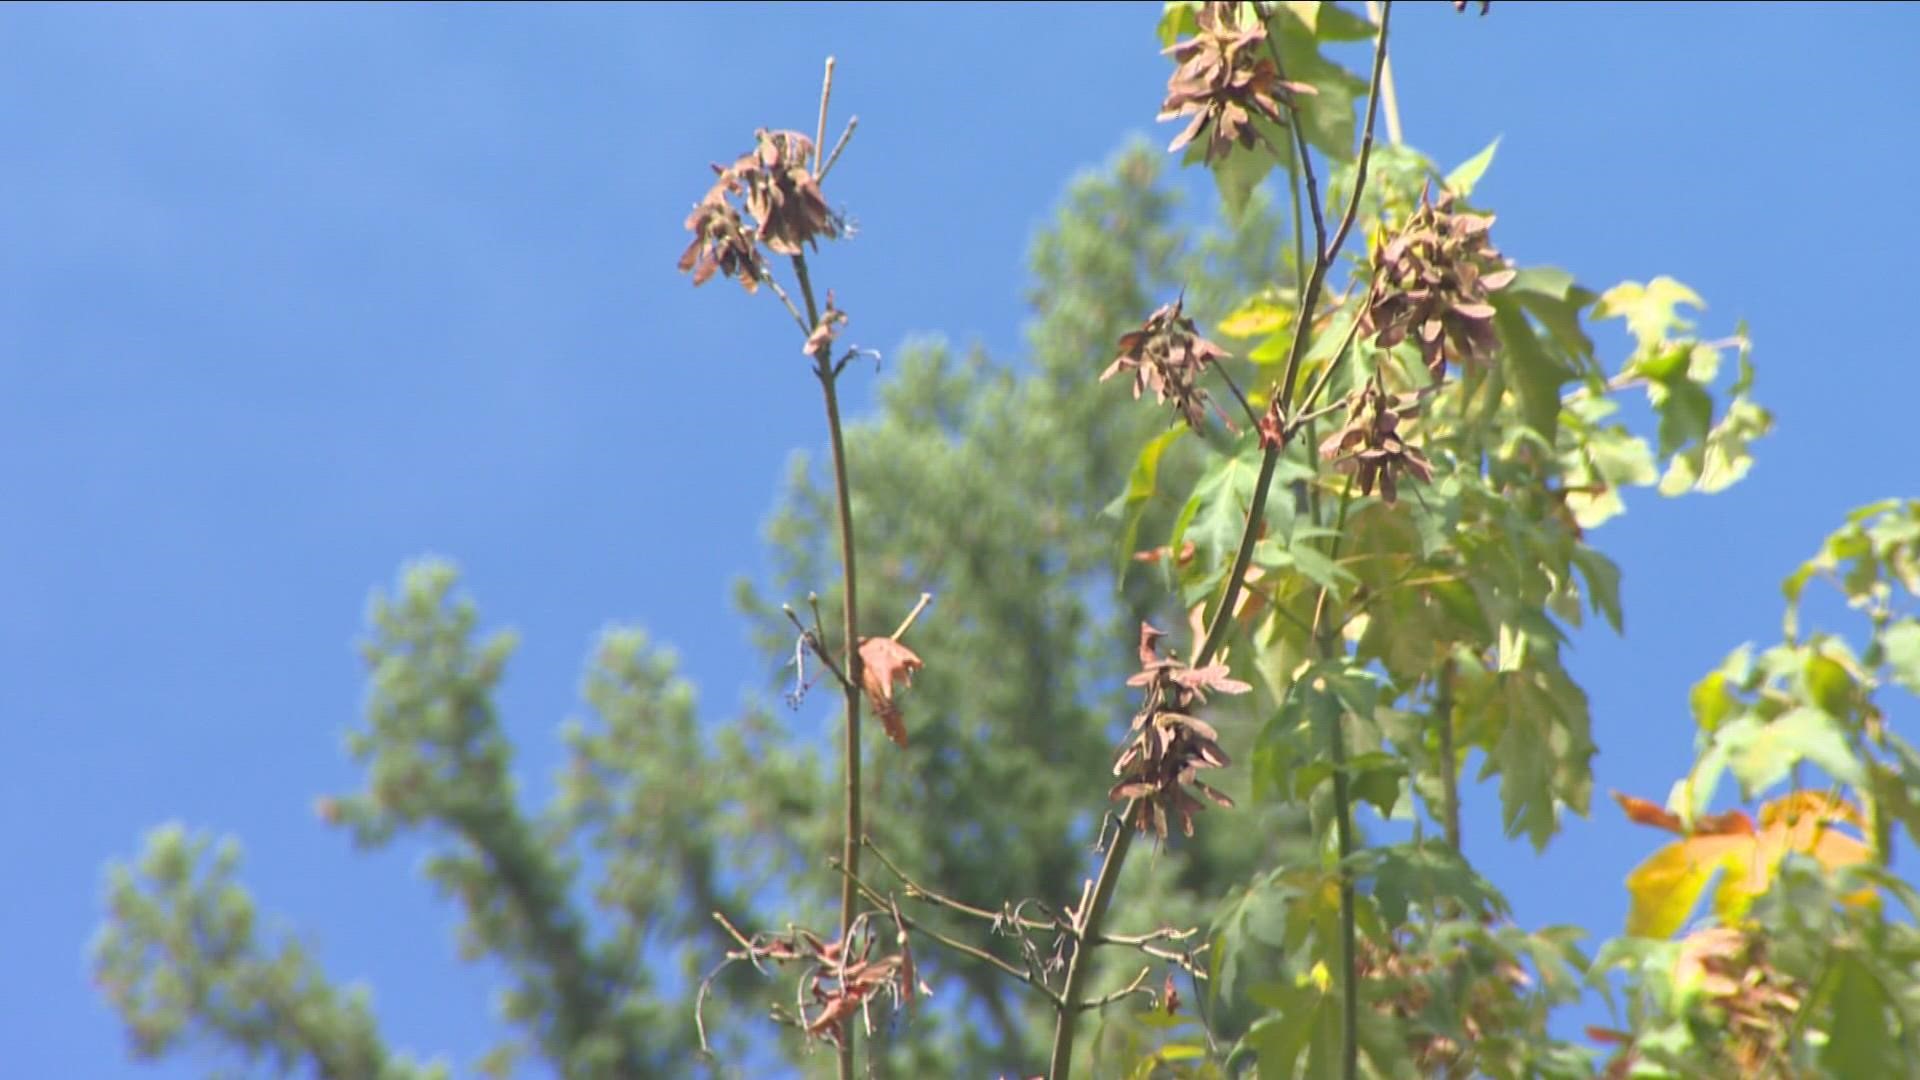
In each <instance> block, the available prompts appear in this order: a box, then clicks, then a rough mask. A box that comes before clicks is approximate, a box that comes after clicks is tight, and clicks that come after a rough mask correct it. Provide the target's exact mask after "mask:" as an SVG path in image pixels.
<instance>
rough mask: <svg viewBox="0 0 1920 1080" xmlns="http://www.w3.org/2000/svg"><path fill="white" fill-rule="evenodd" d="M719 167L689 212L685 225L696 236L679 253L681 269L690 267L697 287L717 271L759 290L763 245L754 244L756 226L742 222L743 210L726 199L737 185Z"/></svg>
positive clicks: (685, 270)
mask: <svg viewBox="0 0 1920 1080" xmlns="http://www.w3.org/2000/svg"><path fill="white" fill-rule="evenodd" d="M716 169H717V167H716ZM717 171H719V172H720V174H721V175H720V179H719V180H718V181H717V182H715V184H714V185H713V188H712V189H711V190H709V191H708V192H707V194H706V196H705V197H704V198H702V199H701V200H700V204H699V205H698V206H695V207H694V208H693V213H691V214H688V215H687V222H686V228H687V229H688V231H690V232H692V233H693V239H692V240H691V241H689V242H688V244H687V249H686V250H685V251H683V252H681V253H680V272H681V273H683V274H684V273H687V272H689V271H691V272H692V273H693V284H694V287H696V288H698V287H699V286H701V285H705V284H706V283H707V281H708V279H710V278H712V277H713V275H714V274H715V273H716V272H717V273H723V274H725V275H727V276H728V277H730V278H733V279H734V280H736V281H738V282H739V283H740V287H741V288H743V289H745V290H747V291H748V292H749V293H751V292H756V291H758V290H759V288H760V276H761V274H762V273H764V272H765V267H764V264H763V263H762V262H761V260H760V249H759V248H757V247H755V246H754V240H753V230H752V229H749V228H747V227H746V226H745V225H744V224H742V223H741V221H740V212H739V211H737V210H735V209H734V208H733V205H732V204H731V203H729V202H728V201H727V195H728V193H729V192H730V190H732V189H733V188H734V187H735V186H736V185H734V184H733V181H732V180H731V179H730V178H729V177H728V176H727V175H726V172H725V171H724V170H717Z"/></svg>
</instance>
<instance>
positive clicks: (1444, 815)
mask: <svg viewBox="0 0 1920 1080" xmlns="http://www.w3.org/2000/svg"><path fill="white" fill-rule="evenodd" d="M1433 720H1434V724H1435V725H1436V727H1437V728H1438V734H1439V736H1440V789H1441V798H1442V799H1443V800H1445V805H1443V806H1442V807H1441V808H1440V814H1441V827H1442V828H1444V829H1445V830H1446V834H1447V846H1448V847H1450V848H1452V849H1453V851H1454V854H1456V855H1458V854H1460V777H1459V771H1460V763H1459V762H1458V761H1456V760H1455V759H1454V756H1453V755H1454V750H1453V658H1452V657H1448V658H1447V662H1446V663H1445V664H1443V665H1441V667H1440V685H1439V687H1438V688H1437V689H1436V690H1435V691H1434V694H1433Z"/></svg>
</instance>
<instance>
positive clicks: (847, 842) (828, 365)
mask: <svg viewBox="0 0 1920 1080" xmlns="http://www.w3.org/2000/svg"><path fill="white" fill-rule="evenodd" d="M832 96H833V57H831V56H829V57H827V70H826V75H825V76H824V77H823V78H822V80H821V84H820V122H819V127H818V129H817V130H816V131H815V134H814V144H813V168H814V173H815V175H818V174H819V171H820V165H821V154H822V153H824V151H825V147H823V146H822V145H821V140H823V139H824V138H825V137H826V132H827V101H828V99H829V98H831V97H832ZM793 276H794V279H795V280H796V281H798V282H799V284H800V295H801V297H802V299H804V300H805V301H806V305H807V325H808V326H809V327H810V328H812V327H817V326H819V325H820V305H819V302H818V301H817V300H816V299H815V298H814V293H813V279H812V277H811V276H810V275H809V274H808V273H807V257H806V256H805V255H795V256H794V257H793ZM813 374H814V376H815V377H816V378H818V379H819V380H820V396H821V398H822V399H823V400H824V402H825V404H826V408H827V437H828V439H829V440H830V442H831V444H832V448H833V497H834V503H835V509H836V510H837V511H838V512H839V518H840V606H841V624H840V625H841V631H840V640H841V647H842V648H844V649H845V650H846V652H845V653H844V654H843V656H842V658H841V661H840V670H841V671H843V672H845V673H846V680H845V684H844V685H843V686H842V688H841V689H842V690H843V691H845V694H846V701H847V707H846V731H845V732H844V739H843V741H842V744H841V756H842V758H843V759H844V760H843V764H842V778H841V782H842V785H843V787H842V790H841V799H842V802H841V814H842V824H843V831H842V834H841V837H840V866H841V868H842V873H841V877H840V943H841V945H842V946H843V947H847V948H850V947H851V946H852V943H851V942H850V941H848V937H849V936H850V935H851V934H852V933H853V922H854V919H855V918H857V917H858V915H859V907H860V890H859V887H858V878H859V876H860V835H861V825H860V687H861V685H862V683H861V678H862V674H863V672H862V668H863V666H864V665H863V663H862V661H861V658H860V615H859V611H860V606H859V599H858V592H857V589H856V585H855V580H856V579H855V565H854V563H855V560H854V546H853V496H852V489H851V488H849V487H848V486H847V445H846V440H845V438H843V437H842V434H841V430H840V390H839V385H838V383H839V373H838V372H836V371H835V370H834V366H833V345H832V343H831V342H822V343H821V345H820V347H819V348H818V349H815V350H814V353H813ZM856 1034H857V1033H856V1030H855V1027H854V1025H853V1024H851V1023H849V1024H847V1025H846V1032H845V1037H844V1038H842V1039H841V1040H840V1080H853V1077H854V1073H855V1066H854V1039H855V1035H856Z"/></svg>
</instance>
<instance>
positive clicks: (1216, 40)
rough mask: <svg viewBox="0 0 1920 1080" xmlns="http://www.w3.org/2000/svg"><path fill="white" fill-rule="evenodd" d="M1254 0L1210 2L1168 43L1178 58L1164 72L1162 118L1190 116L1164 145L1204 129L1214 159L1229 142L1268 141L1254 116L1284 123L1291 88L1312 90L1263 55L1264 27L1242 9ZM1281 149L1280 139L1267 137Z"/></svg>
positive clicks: (1177, 142) (1222, 154)
mask: <svg viewBox="0 0 1920 1080" xmlns="http://www.w3.org/2000/svg"><path fill="white" fill-rule="evenodd" d="M1250 7H1251V5H1244V4H1220V3H1211V4H1207V5H1206V6H1204V7H1202V8H1201V9H1200V14H1199V15H1198V16H1197V17H1196V22H1197V23H1198V24H1199V32H1198V33H1196V34H1195V35H1194V36H1193V37H1190V38H1188V39H1186V40H1185V41H1180V42H1176V43H1174V44H1173V45H1171V46H1169V47H1168V48H1167V49H1166V50H1165V51H1166V52H1167V53H1168V54H1169V55H1171V56H1172V57H1173V58H1174V60H1176V61H1178V63H1179V66H1178V67H1177V68H1175V69H1174V72H1173V75H1172V77H1171V78H1169V79H1168V80H1167V97H1166V100H1165V101H1164V102H1162V103H1161V106H1160V119H1161V120H1163V121H1165V120H1175V119H1178V118H1180V117H1183V116H1188V117H1192V119H1191V120H1190V121H1188V123H1187V126H1186V129H1185V130H1183V131H1181V132H1180V134H1179V135H1177V136H1175V138H1174V140H1173V143H1172V145H1170V146H1168V147H1167V149H1168V150H1169V151H1177V150H1179V149H1180V148H1181V147H1183V146H1185V145H1187V144H1188V143H1190V142H1193V141H1194V140H1195V139H1198V138H1200V137H1201V136H1202V135H1203V134H1204V135H1205V136H1206V143H1205V146H1206V160H1207V163H1208V164H1212V163H1213V162H1214V161H1215V160H1216V159H1218V158H1223V157H1226V156H1227V153H1228V151H1229V150H1231V149H1232V148H1233V146H1234V144H1236V143H1237V144H1239V145H1240V146H1241V147H1243V148H1245V149H1252V148H1253V146H1254V144H1255V143H1256V142H1267V139H1266V137H1265V136H1264V135H1262V134H1261V132H1260V130H1259V128H1257V127H1256V126H1255V125H1254V118H1255V117H1264V118H1266V119H1267V120H1269V121H1271V122H1273V123H1275V124H1284V123H1286V119H1285V114H1284V113H1283V112H1282V111H1281V109H1282V107H1283V106H1287V105H1291V103H1292V98H1291V95H1293V94H1296V93H1300V94H1311V93H1313V92H1314V89H1313V87H1311V86H1308V85H1306V84H1305V83H1294V82H1286V81H1283V80H1282V79H1281V78H1280V71H1279V68H1278V67H1277V66H1276V65H1275V64H1274V62H1273V60H1272V59H1271V58H1269V57H1268V56H1267V55H1266V49H1265V46H1266V43H1267V28H1266V27H1265V26H1264V25H1262V24H1261V22H1260V20H1259V18H1258V17H1257V16H1255V15H1253V14H1251V13H1250V12H1249V11H1247V10H1246V9H1248V8H1250ZM1269 149H1272V150H1274V151H1275V152H1278V150H1279V148H1278V147H1273V146H1271V145H1270V144H1269Z"/></svg>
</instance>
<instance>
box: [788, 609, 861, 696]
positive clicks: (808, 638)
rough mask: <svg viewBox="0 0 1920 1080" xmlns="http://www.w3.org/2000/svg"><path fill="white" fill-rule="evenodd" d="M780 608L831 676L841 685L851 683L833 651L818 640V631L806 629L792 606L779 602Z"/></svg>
mask: <svg viewBox="0 0 1920 1080" xmlns="http://www.w3.org/2000/svg"><path fill="white" fill-rule="evenodd" d="M780 610H781V611H783V612H786V615H787V619H788V620H789V621H791V622H792V623H793V626H794V629H796V630H798V631H800V638H801V640H802V641H805V642H806V643H807V648H808V649H809V650H811V651H812V653H813V655H814V656H816V657H818V658H819V660H820V662H821V663H822V664H825V665H826V667H827V670H828V671H830V672H832V673H833V677H834V678H835V679H838V680H839V681H840V685H841V686H843V687H844V686H848V685H851V684H850V683H849V681H848V679H847V676H846V675H845V674H844V673H843V672H842V671H841V670H840V665H839V664H837V663H835V662H834V660H833V653H832V652H830V651H829V650H828V649H827V643H826V642H824V641H821V640H820V635H819V633H817V632H816V631H813V630H809V629H807V628H806V626H805V625H803V624H802V623H801V622H800V616H799V615H797V614H795V613H794V610H793V608H792V606H790V605H788V604H781V605H780Z"/></svg>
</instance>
